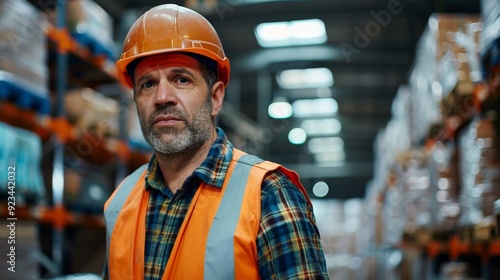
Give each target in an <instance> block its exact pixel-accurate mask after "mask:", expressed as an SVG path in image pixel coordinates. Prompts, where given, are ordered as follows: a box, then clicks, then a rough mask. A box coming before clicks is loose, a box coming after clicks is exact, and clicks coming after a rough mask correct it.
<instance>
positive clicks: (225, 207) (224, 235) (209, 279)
mask: <svg viewBox="0 0 500 280" xmlns="http://www.w3.org/2000/svg"><path fill="white" fill-rule="evenodd" d="M260 162H262V159H260V158H258V157H256V156H252V155H248V154H245V155H242V156H241V157H240V159H239V160H238V161H237V162H236V165H235V167H234V171H233V174H232V175H231V178H230V179H229V183H228V185H227V190H226V192H225V193H224V196H223V197H222V201H221V203H220V205H219V209H217V214H215V218H214V220H213V222H212V226H211V227H210V232H209V233H208V240H207V248H206V251H205V270H204V279H205V280H213V279H220V280H224V279H234V278H235V277H234V242H233V236H234V232H235V230H236V226H237V225H238V220H239V218H240V211H241V204H242V201H243V194H244V193H245V187H246V185H247V181H248V175H249V174H250V169H252V167H253V165H254V164H257V163H260Z"/></svg>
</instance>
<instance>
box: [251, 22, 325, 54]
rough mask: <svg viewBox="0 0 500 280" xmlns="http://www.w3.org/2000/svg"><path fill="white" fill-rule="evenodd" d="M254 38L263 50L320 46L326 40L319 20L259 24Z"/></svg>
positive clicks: (322, 25)
mask: <svg viewBox="0 0 500 280" xmlns="http://www.w3.org/2000/svg"><path fill="white" fill-rule="evenodd" d="M255 37H257V42H258V43H259V45H260V46H261V47H264V48H272V47H283V46H298V45H313V44H322V43H324V42H326V40H327V36H326V29H325V24H324V23H323V21H321V20H320V19H307V20H295V21H282V22H267V23H261V24H259V25H257V27H256V28H255Z"/></svg>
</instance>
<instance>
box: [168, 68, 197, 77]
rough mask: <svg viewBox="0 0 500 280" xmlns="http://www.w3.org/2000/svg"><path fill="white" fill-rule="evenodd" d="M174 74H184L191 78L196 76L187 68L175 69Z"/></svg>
mask: <svg viewBox="0 0 500 280" xmlns="http://www.w3.org/2000/svg"><path fill="white" fill-rule="evenodd" d="M172 72H173V73H175V74H184V75H188V76H189V77H191V78H194V74H193V72H191V71H189V70H188V69H186V68H181V67H178V68H173V69H172Z"/></svg>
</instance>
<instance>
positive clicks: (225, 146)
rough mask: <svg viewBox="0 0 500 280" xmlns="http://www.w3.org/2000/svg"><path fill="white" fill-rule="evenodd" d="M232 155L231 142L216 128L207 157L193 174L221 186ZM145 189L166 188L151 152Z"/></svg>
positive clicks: (207, 182)
mask: <svg viewBox="0 0 500 280" xmlns="http://www.w3.org/2000/svg"><path fill="white" fill-rule="evenodd" d="M232 157H233V144H231V142H229V140H227V137H226V135H225V133H224V131H222V129H220V128H217V139H215V142H214V144H213V145H212V147H211V148H210V150H209V152H208V155H207V158H206V159H205V160H204V161H203V163H202V164H201V165H200V166H199V167H197V168H196V169H195V171H194V172H193V174H192V175H191V176H190V177H192V176H193V175H196V176H197V177H199V178H200V179H201V180H202V181H203V182H205V183H206V184H208V185H211V186H214V187H217V188H222V185H223V183H224V179H225V175H226V171H227V168H228V167H229V163H230V162H231V158H232ZM145 180H146V184H145V185H146V189H147V190H148V189H150V188H154V189H157V190H160V191H161V190H164V189H165V188H166V189H168V186H167V184H166V183H165V180H164V179H163V175H162V173H161V171H160V168H159V166H158V161H157V159H156V155H155V154H153V156H152V157H151V159H150V161H149V165H148V171H147V173H146V177H145Z"/></svg>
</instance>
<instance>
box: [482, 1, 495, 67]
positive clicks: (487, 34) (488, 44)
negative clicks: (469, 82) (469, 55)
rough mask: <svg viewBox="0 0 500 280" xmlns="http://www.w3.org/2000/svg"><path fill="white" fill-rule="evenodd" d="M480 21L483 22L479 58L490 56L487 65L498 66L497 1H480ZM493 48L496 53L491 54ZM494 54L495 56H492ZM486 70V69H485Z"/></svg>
mask: <svg viewBox="0 0 500 280" xmlns="http://www.w3.org/2000/svg"><path fill="white" fill-rule="evenodd" d="M481 19H482V21H483V25H484V27H483V31H482V32H481V38H480V40H481V50H480V53H481V56H482V57H483V58H485V56H486V55H487V54H490V55H491V57H490V58H489V59H490V61H488V62H487V64H490V65H491V64H495V65H498V64H499V63H500V55H499V53H498V48H499V47H500V46H499V44H500V42H499V38H500V1H499V0H481ZM493 48H495V49H496V52H493V53H492V52H491V51H492V49H493ZM495 53H496V55H494V54H495ZM485 70H486V69H485Z"/></svg>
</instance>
